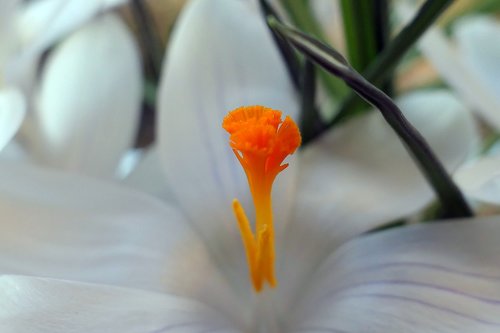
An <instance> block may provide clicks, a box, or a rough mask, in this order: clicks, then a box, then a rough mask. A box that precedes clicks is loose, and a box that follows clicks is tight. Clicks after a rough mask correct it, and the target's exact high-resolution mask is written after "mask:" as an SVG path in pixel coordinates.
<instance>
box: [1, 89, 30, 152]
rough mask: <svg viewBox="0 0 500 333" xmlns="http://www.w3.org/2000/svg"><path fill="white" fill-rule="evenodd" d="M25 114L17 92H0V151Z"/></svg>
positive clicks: (9, 90)
mask: <svg viewBox="0 0 500 333" xmlns="http://www.w3.org/2000/svg"><path fill="white" fill-rule="evenodd" d="M25 112H26V105H25V102H24V97H23V95H22V94H21V93H20V92H19V91H18V90H16V89H3V90H0V151H1V150H2V149H3V148H4V147H5V146H6V145H7V144H8V143H9V141H10V140H11V139H12V137H13V136H14V135H15V134H16V132H17V130H18V129H19V126H21V123H22V121H23V119H24V115H25Z"/></svg>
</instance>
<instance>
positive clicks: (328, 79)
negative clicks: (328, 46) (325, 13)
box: [281, 0, 346, 100]
mask: <svg viewBox="0 0 500 333" xmlns="http://www.w3.org/2000/svg"><path fill="white" fill-rule="evenodd" d="M281 3H282V4H283V6H284V7H285V9H286V10H287V12H288V14H289V15H290V18H291V19H292V21H293V22H294V24H295V25H296V26H297V27H298V28H299V29H301V30H303V31H307V32H308V33H310V34H312V35H314V36H316V37H317V38H319V39H320V40H322V41H325V40H326V37H325V35H324V33H323V30H322V29H321V27H320V26H319V25H318V23H317V21H316V19H315V18H314V15H313V13H312V12H311V8H310V7H309V4H308V1H307V0H281ZM318 74H319V78H320V79H321V82H322V83H323V85H324V86H325V88H326V90H327V91H328V94H329V95H330V96H331V97H334V98H337V100H339V99H340V97H344V96H345V94H346V88H345V86H344V85H343V84H342V83H341V82H340V81H339V80H337V79H336V78H334V77H332V76H331V75H328V74H327V73H325V72H324V71H322V70H320V71H319V73H318Z"/></svg>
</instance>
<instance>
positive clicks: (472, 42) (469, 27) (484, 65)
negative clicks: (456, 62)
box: [453, 16, 500, 101]
mask: <svg viewBox="0 0 500 333" xmlns="http://www.w3.org/2000/svg"><path fill="white" fill-rule="evenodd" d="M453 32H454V34H453V35H454V37H455V39H456V41H457V44H458V49H459V52H460V55H461V56H462V57H464V59H465V62H467V64H469V65H470V67H471V69H472V70H473V71H474V73H475V74H476V75H477V76H478V77H479V78H480V79H481V80H482V81H484V82H485V84H486V85H487V86H488V87H489V88H490V89H492V90H493V92H494V93H495V94H496V96H497V97H498V95H499V94H500V80H499V79H498V77H500V62H499V61H498V59H499V58H500V23H498V22H497V21H496V20H495V19H494V18H493V17H489V16H474V17H467V18H464V19H462V20H459V21H458V22H456V23H455V24H454V26H453ZM498 100H499V101H500V98H498Z"/></svg>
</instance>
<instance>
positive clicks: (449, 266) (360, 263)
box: [290, 216, 500, 333]
mask: <svg viewBox="0 0 500 333" xmlns="http://www.w3.org/2000/svg"><path fill="white" fill-rule="evenodd" d="M499 222H500V219H499V217H498V216H496V217H489V218H482V219H468V220H464V221H453V222H448V223H441V224H434V225H419V226H413V227H406V228H401V229H394V230H391V231H386V232H381V233H378V234H374V235H368V236H365V237H362V238H360V239H358V240H355V241H352V242H350V243H348V244H346V245H345V246H344V247H342V248H341V249H340V250H339V251H338V252H336V253H334V254H332V256H331V257H330V258H329V259H328V260H327V261H326V263H325V264H324V265H323V266H322V267H321V269H320V270H319V271H318V272H317V273H316V275H315V277H314V278H313V279H311V280H310V281H309V286H310V287H309V289H307V290H305V292H304V293H303V294H302V297H301V299H300V303H299V304H297V307H296V311H294V312H292V313H290V315H291V317H290V318H291V320H292V323H290V326H291V327H293V328H294V331H297V332H320V331H321V332H342V333H348V332H349V333H354V332H368V331H369V332H373V333H379V332H380V333H382V332H384V333H392V332H394V333H396V332H409V333H417V332H418V333H420V332H422V333H423V332H442V333H448V332H449V333H451V332H482V333H489V332H492V333H493V332H498V330H499V327H500V320H499V317H498V313H499V312H500V269H499V267H500V259H499V258H500V257H499V256H498V253H499V252H500V243H499V242H498V233H499V232H500V223H499Z"/></svg>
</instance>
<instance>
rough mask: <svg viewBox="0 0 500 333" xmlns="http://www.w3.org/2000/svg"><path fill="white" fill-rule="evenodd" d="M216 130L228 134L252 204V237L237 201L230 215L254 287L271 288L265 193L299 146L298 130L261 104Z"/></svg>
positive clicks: (270, 236) (268, 195)
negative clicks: (253, 222)
mask: <svg viewBox="0 0 500 333" xmlns="http://www.w3.org/2000/svg"><path fill="white" fill-rule="evenodd" d="M222 127H223V128H224V129H225V130H226V131H227V132H228V133H229V134H230V137H229V144H230V146H231V148H232V149H233V152H234V154H235V155H236V158H237V159H238V161H240V163H241V165H242V166H243V169H244V170H245V173H246V175H247V178H248V185H249V187H250V192H251V193H252V198H253V202H254V206H255V215H256V219H255V233H254V232H253V231H252V227H251V226H250V222H249V221H248V218H247V216H246V214H245V211H244V210H243V207H242V206H241V204H240V203H239V202H238V200H237V199H234V201H233V211H234V214H235V216H236V220H237V221H238V226H239V228H240V232H241V238H242V240H243V245H244V247H245V250H246V255H247V262H248V266H249V268H250V277H251V279H252V284H253V287H254V289H255V290H256V291H257V292H259V291H261V290H262V288H263V285H264V282H267V283H268V284H269V285H270V286H271V287H275V286H276V284H277V281H276V276H275V273H274V259H275V251H274V228H273V212H272V204H271V190H272V185H273V182H274V179H275V178H276V176H277V175H278V173H280V172H281V171H283V170H284V169H285V168H286V167H287V166H288V164H282V162H283V161H284V159H285V158H286V157H287V156H288V155H291V154H293V153H294V152H295V150H296V149H297V148H298V147H299V146H300V142H301V137H300V132H299V129H298V127H297V125H296V124H295V122H294V121H293V120H292V119H291V118H290V117H288V116H287V117H285V120H283V121H282V120H281V112H280V111H277V110H273V109H270V108H266V107H263V106H246V107H240V108H238V109H235V110H233V111H231V112H229V114H228V115H227V116H226V117H225V118H224V121H223V122H222Z"/></svg>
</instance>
